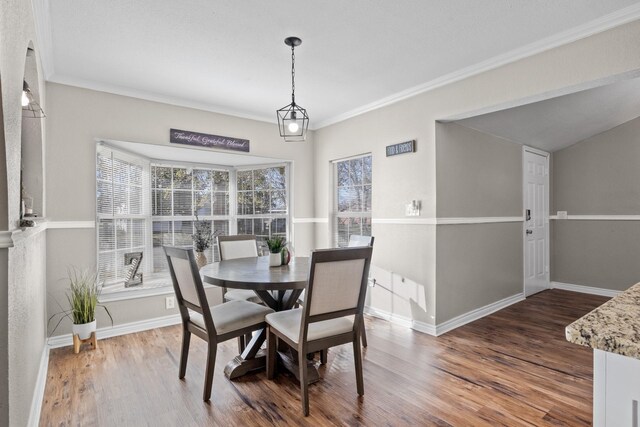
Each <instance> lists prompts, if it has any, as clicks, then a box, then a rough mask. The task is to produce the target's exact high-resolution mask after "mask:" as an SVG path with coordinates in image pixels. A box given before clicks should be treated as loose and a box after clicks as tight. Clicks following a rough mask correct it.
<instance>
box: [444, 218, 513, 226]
mask: <svg viewBox="0 0 640 427" xmlns="http://www.w3.org/2000/svg"><path fill="white" fill-rule="evenodd" d="M523 221H524V217H521V216H486V217H471V218H437V219H436V222H437V224H438V225H452V224H491V223H499V222H523Z"/></svg>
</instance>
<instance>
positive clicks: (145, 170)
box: [94, 143, 151, 288]
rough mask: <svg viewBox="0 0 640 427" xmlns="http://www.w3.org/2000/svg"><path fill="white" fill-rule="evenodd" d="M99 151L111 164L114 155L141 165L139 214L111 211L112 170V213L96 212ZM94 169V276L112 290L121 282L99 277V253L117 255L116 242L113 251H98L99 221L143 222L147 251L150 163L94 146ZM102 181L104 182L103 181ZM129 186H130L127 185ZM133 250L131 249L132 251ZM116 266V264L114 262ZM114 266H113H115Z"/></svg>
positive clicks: (97, 145)
mask: <svg viewBox="0 0 640 427" xmlns="http://www.w3.org/2000/svg"><path fill="white" fill-rule="evenodd" d="M100 151H103V152H106V151H108V152H109V153H110V155H111V161H112V162H113V159H114V154H115V155H116V157H117V158H118V159H119V160H121V161H125V162H127V163H129V164H140V165H142V184H141V185H140V188H141V192H142V206H141V212H142V213H140V214H116V213H115V211H114V209H113V203H114V200H115V197H114V194H115V193H114V182H115V181H114V178H113V169H112V171H111V173H112V178H111V204H112V213H111V214H104V213H99V212H98V183H99V181H101V180H99V179H98V154H99V152H100ZM95 167H96V179H95V183H94V184H95V188H94V190H95V192H94V194H95V199H94V200H95V203H96V206H95V236H96V253H95V256H96V258H95V260H96V274H98V278H99V279H100V280H102V283H103V286H104V288H112V287H118V286H120V285H121V284H122V283H123V281H121V280H120V279H117V278H116V279H114V280H109V281H106V280H104V279H102V278H101V277H100V273H99V271H100V254H101V253H103V254H104V253H107V252H114V253H116V254H117V252H118V248H117V246H118V244H117V240H115V241H114V249H113V250H107V251H100V221H101V220H112V221H113V222H114V225H115V222H116V221H117V220H133V219H137V220H143V221H145V224H144V233H145V235H144V237H143V240H144V245H143V250H144V251H146V249H147V247H148V246H147V245H148V242H149V233H148V226H147V224H146V220H147V212H149V213H150V197H146V196H145V192H147V193H149V194H151V191H150V190H151V188H150V181H149V180H148V179H147V178H149V179H150V163H149V160H148V159H146V158H145V157H143V156H138V155H134V154H131V153H128V152H127V151H124V150H119V149H116V148H113V147H111V146H109V145H105V144H101V143H99V144H96V151H95ZM103 181H104V180H103ZM129 185H130V184H129ZM132 250H133V249H132ZM148 261H149V260H148V259H147V260H146V261H145V262H144V269H143V270H144V271H145V274H146V272H147V271H149V269H148V265H147V263H148ZM116 264H117V262H116ZM116 264H114V265H116ZM117 271H118V270H117V268H116V276H117Z"/></svg>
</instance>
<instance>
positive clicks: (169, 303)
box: [164, 297, 176, 310]
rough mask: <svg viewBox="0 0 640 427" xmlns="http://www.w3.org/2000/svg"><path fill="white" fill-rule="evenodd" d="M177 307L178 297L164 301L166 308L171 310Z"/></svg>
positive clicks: (167, 298)
mask: <svg viewBox="0 0 640 427" xmlns="http://www.w3.org/2000/svg"><path fill="white" fill-rule="evenodd" d="M175 306H176V297H166V298H165V299H164V308H166V309H167V310H170V309H172V308H175Z"/></svg>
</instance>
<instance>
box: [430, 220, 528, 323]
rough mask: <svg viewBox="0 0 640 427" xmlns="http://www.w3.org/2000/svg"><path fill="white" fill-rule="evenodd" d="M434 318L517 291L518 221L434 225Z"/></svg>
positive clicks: (519, 263) (520, 282)
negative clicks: (435, 234)
mask: <svg viewBox="0 0 640 427" xmlns="http://www.w3.org/2000/svg"><path fill="white" fill-rule="evenodd" d="M436 239H437V248H438V252H437V257H438V259H437V266H436V270H437V276H436V277H437V287H436V304H437V308H436V318H437V323H438V324H440V323H442V322H446V321H447V320H450V319H452V318H454V317H456V316H460V315H462V314H465V313H468V312H469V311H472V310H475V309H477V308H480V307H484V306H486V305H488V304H491V303H494V302H496V301H500V300H501V299H504V298H508V297H511V296H514V295H518V294H522V290H523V271H522V268H523V266H522V264H523V261H522V257H523V255H522V223H521V222H511V223H495V224H463V225H442V226H438V233H437V236H436Z"/></svg>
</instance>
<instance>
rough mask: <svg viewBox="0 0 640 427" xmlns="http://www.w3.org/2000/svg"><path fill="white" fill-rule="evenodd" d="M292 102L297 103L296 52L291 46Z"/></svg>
mask: <svg viewBox="0 0 640 427" xmlns="http://www.w3.org/2000/svg"><path fill="white" fill-rule="evenodd" d="M291 103H292V104H293V105H295V104H296V53H295V48H294V46H291Z"/></svg>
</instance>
